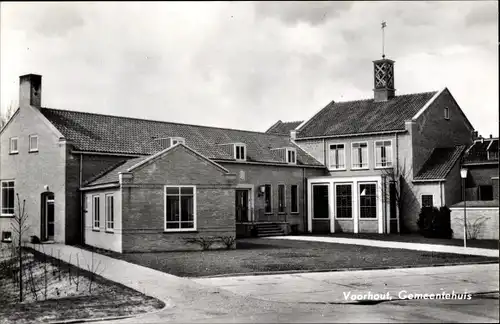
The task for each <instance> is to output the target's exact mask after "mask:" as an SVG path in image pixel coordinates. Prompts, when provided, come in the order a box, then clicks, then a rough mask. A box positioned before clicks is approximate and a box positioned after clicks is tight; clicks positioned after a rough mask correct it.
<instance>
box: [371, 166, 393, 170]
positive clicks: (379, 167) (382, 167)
mask: <svg viewBox="0 0 500 324" xmlns="http://www.w3.org/2000/svg"><path fill="white" fill-rule="evenodd" d="M393 167H394V166H392V165H388V166H376V167H375V170H377V169H390V168H393Z"/></svg>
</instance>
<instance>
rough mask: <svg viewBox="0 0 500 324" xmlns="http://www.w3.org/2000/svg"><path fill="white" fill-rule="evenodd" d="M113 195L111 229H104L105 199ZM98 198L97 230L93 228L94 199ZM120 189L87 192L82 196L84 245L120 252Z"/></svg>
mask: <svg viewBox="0 0 500 324" xmlns="http://www.w3.org/2000/svg"><path fill="white" fill-rule="evenodd" d="M108 195H113V218H114V226H113V229H112V230H111V229H107V228H106V197H107V196H108ZM95 196H98V197H99V228H97V227H96V228H94V222H93V221H94V219H93V211H94V199H93V197H95ZM121 198H122V195H121V191H120V189H118V188H117V189H108V190H96V191H87V192H86V193H85V195H84V203H85V205H84V218H85V236H84V237H85V244H87V245H90V246H94V247H97V248H101V249H106V250H111V251H115V252H120V253H121V252H122V205H121Z"/></svg>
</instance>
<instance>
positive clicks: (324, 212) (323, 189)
mask: <svg viewBox="0 0 500 324" xmlns="http://www.w3.org/2000/svg"><path fill="white" fill-rule="evenodd" d="M312 188H313V197H312V200H313V206H312V207H313V208H312V209H313V210H312V212H313V218H315V219H321V218H322V219H328V218H329V217H330V215H329V208H328V185H313V187H312Z"/></svg>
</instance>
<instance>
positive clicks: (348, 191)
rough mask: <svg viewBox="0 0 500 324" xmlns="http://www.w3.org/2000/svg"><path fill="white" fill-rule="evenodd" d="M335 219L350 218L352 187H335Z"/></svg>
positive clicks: (348, 185) (346, 185) (347, 185)
mask: <svg viewBox="0 0 500 324" xmlns="http://www.w3.org/2000/svg"><path fill="white" fill-rule="evenodd" d="M335 187H336V188H335V189H336V199H337V204H336V205H337V215H336V217H337V218H352V185H350V184H345V185H340V184H339V185H336V186H335Z"/></svg>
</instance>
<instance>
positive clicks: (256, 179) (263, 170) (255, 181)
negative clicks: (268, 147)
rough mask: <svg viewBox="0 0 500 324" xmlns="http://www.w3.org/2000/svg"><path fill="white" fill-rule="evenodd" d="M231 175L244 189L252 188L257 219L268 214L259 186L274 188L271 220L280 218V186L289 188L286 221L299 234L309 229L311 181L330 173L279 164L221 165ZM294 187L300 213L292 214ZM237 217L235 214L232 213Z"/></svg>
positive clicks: (323, 170) (283, 215) (286, 201)
mask: <svg viewBox="0 0 500 324" xmlns="http://www.w3.org/2000/svg"><path fill="white" fill-rule="evenodd" d="M221 165H223V166H224V167H225V168H226V169H228V170H229V171H230V172H231V173H235V174H236V177H237V178H236V183H237V184H238V185H239V186H240V188H252V190H251V195H252V197H250V198H252V199H250V204H249V207H250V208H252V205H251V202H252V200H253V211H254V217H255V218H256V219H257V217H258V215H259V214H262V213H263V212H264V207H265V196H264V195H263V194H260V193H259V186H263V185H271V190H272V198H271V204H272V213H271V215H270V217H277V216H278V206H279V205H278V186H279V185H285V212H284V213H281V214H280V216H281V217H282V218H285V217H286V221H287V222H289V224H290V225H298V230H299V231H305V230H306V226H307V218H306V215H307V208H306V203H307V196H306V190H307V188H306V186H307V178H309V177H314V176H324V175H325V172H326V170H325V169H323V168H301V167H299V166H275V165H255V164H245V163H221ZM292 185H297V186H298V193H299V194H298V195H299V197H298V204H299V208H298V212H297V213H292V212H291V206H292V196H291V187H292ZM232 213H233V214H235V211H233V212H232Z"/></svg>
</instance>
